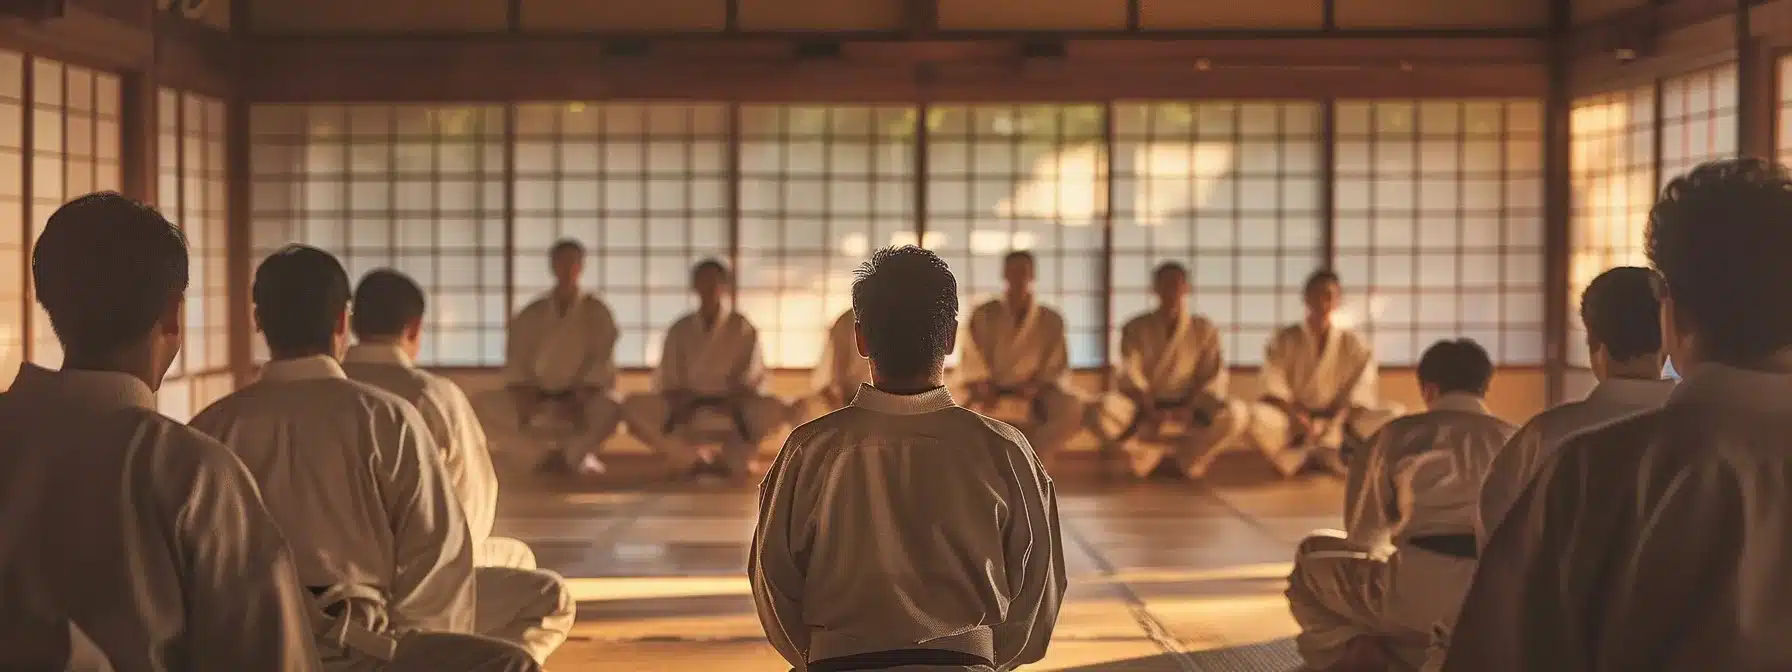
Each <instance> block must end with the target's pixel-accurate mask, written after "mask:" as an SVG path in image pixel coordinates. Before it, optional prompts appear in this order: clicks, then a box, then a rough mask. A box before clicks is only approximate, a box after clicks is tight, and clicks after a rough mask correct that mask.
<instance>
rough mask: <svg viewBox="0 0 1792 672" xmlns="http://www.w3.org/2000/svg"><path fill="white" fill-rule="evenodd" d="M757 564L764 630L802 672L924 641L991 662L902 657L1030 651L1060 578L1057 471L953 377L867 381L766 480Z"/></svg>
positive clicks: (1022, 660) (1039, 642)
mask: <svg viewBox="0 0 1792 672" xmlns="http://www.w3.org/2000/svg"><path fill="white" fill-rule="evenodd" d="M747 562H748V564H747V574H748V577H749V578H750V579H751V580H752V583H753V597H754V600H755V601H756V602H757V603H758V605H759V620H760V622H761V623H762V624H764V626H765V632H766V636H767V637H769V638H770V639H771V642H772V646H773V647H775V648H777V650H778V653H780V654H783V656H784V659H785V660H787V661H789V662H790V664H791V665H794V666H795V667H796V669H797V670H798V671H799V672H800V671H801V670H804V669H806V668H807V666H808V664H809V663H811V662H815V661H821V660H827V659H832V658H841V657H847V656H861V655H865V654H873V653H877V652H889V651H903V650H913V649H927V650H937V651H946V652H956V653H958V654H961V655H962V654H969V655H970V656H973V657H975V658H979V659H981V660H983V661H986V662H987V663H989V664H981V665H979V664H972V663H968V662H966V663H957V664H946V663H940V662H935V663H934V665H933V666H932V667H928V668H922V667H913V668H911V667H899V668H891V669H901V670H904V671H906V670H909V669H916V670H920V669H982V670H988V669H991V668H993V669H996V670H1010V669H1013V668H1015V667H1016V666H1019V665H1024V664H1028V663H1032V662H1035V661H1038V660H1039V659H1040V658H1041V657H1043V656H1044V655H1045V650H1046V645H1047V644H1048V643H1049V642H1050V640H1051V634H1052V627H1053V625H1054V624H1055V623H1056V622H1057V617H1058V605H1059V602H1060V600H1061V598H1062V597H1063V593H1064V587H1065V578H1064V550H1063V547H1062V545H1061V541H1060V537H1059V533H1058V507H1057V498H1056V495H1055V494H1054V491H1053V487H1052V480H1051V478H1050V477H1049V476H1047V475H1046V473H1045V470H1044V469H1043V468H1041V466H1040V463H1039V460H1038V458H1037V457H1036V456H1035V455H1034V454H1033V451H1032V449H1031V448H1030V447H1029V446H1028V445H1027V440H1026V439H1025V438H1024V437H1023V436H1022V435H1021V434H1020V432H1018V431H1016V430H1015V429H1014V428H1013V427H1010V426H1008V425H1006V424H1003V423H1001V422H998V421H995V420H991V419H989V418H985V417H982V416H979V415H977V414H976V413H972V412H970V411H968V410H966V409H963V408H960V407H959V406H957V405H956V404H954V403H953V401H952V395H951V393H950V392H947V391H946V389H945V388H936V389H934V390H932V391H929V392H925V393H922V394H917V395H912V396H898V395H892V394H889V393H885V392H882V391H880V390H877V389H876V388H873V387H871V386H865V387H862V388H860V389H859V392H858V394H857V395H856V396H855V397H854V399H853V402H852V405H851V406H848V407H847V408H846V409H845V410H842V411H840V412H838V413H833V414H830V415H828V416H827V417H824V418H822V419H820V420H817V421H815V422H811V423H809V424H806V425H803V426H802V427H800V428H798V429H797V430H796V431H795V432H793V433H792V434H791V436H790V440H789V441H788V442H787V443H785V445H784V450H783V451H782V452H780V453H778V459H777V462H776V463H774V464H773V465H772V468H771V472H770V473H768V474H766V477H765V481H764V482H763V483H762V484H761V485H760V492H759V526H758V529H757V530H756V531H755V533H754V535H753V549H752V554H751V555H750V556H749V558H748V561H747ZM912 653H913V652H911V654H912ZM946 655H949V654H946ZM948 662H950V661H948Z"/></svg>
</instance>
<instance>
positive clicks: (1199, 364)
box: [1090, 262, 1250, 478]
mask: <svg viewBox="0 0 1792 672" xmlns="http://www.w3.org/2000/svg"><path fill="white" fill-rule="evenodd" d="M1151 284H1152V291H1153V292H1154V293H1156V294H1157V309H1156V310H1153V311H1150V312H1147V313H1143V314H1141V315H1138V316H1137V317H1134V318H1132V319H1130V320H1127V322H1126V325H1125V326H1123V327H1121V328H1120V358H1119V363H1120V365H1119V367H1118V370H1117V371H1116V374H1117V375H1116V379H1117V383H1118V385H1117V391H1116V392H1113V393H1109V394H1106V395H1103V396H1102V397H1101V401H1100V403H1099V404H1096V405H1094V406H1092V407H1091V410H1090V420H1091V429H1092V431H1095V432H1096V433H1097V434H1098V435H1100V436H1102V437H1103V438H1104V439H1106V440H1109V441H1115V442H1118V443H1119V444H1121V445H1122V446H1123V447H1124V448H1125V450H1126V452H1127V454H1128V455H1129V456H1130V458H1131V459H1130V462H1131V464H1132V471H1133V474H1134V475H1135V476H1139V477H1144V476H1146V475H1149V474H1151V473H1152V472H1153V471H1154V470H1156V469H1158V468H1160V467H1162V466H1164V465H1169V466H1170V468H1172V469H1173V470H1174V471H1175V472H1176V473H1178V474H1182V475H1186V476H1188V477H1190V478H1200V477H1201V476H1202V475H1204V474H1205V473H1206V472H1207V466H1208V465H1209V464H1211V459H1212V457H1213V456H1215V455H1218V454H1220V453H1221V452H1224V450H1225V449H1226V447H1227V446H1229V445H1231V444H1232V443H1233V442H1234V441H1236V440H1238V439H1239V437H1240V436H1241V435H1242V434H1243V432H1244V429H1245V422H1246V421H1247V420H1248V418H1249V417H1250V409H1249V406H1248V405H1247V404H1246V403H1245V402H1244V401H1242V400H1238V399H1233V398H1231V396H1230V394H1229V393H1228V391H1227V387H1226V386H1227V382H1228V380H1229V378H1228V376H1227V371H1226V357H1225V354H1224V350H1223V348H1222V347H1221V345H1220V334H1219V330H1217V329H1215V328H1214V326H1213V323H1212V322H1209V321H1208V320H1207V318H1206V317H1204V316H1201V315H1195V314H1191V313H1189V311H1188V308H1187V307H1186V305H1185V303H1186V302H1187V300H1188V294H1189V282H1188V269H1187V268H1185V267H1183V265H1182V264H1179V263H1176V262H1164V263H1162V264H1159V265H1158V267H1157V268H1156V269H1155V270H1153V271H1152V272H1151ZM1170 427H1174V428H1176V431H1175V433H1174V434H1173V435H1170V436H1166V437H1163V438H1164V440H1167V441H1168V443H1169V445H1168V446H1166V445H1164V442H1163V441H1157V440H1154V441H1142V440H1140V438H1141V437H1155V435H1157V434H1158V433H1161V432H1165V431H1166V430H1167V428H1170ZM1166 447H1167V448H1168V449H1169V450H1167V451H1166Z"/></svg>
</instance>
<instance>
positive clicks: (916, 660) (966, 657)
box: [809, 649, 996, 672]
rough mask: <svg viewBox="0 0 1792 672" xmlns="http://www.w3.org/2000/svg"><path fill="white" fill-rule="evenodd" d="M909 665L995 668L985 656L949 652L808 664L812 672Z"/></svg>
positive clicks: (899, 652) (873, 654)
mask: <svg viewBox="0 0 1792 672" xmlns="http://www.w3.org/2000/svg"><path fill="white" fill-rule="evenodd" d="M907 665H934V666H943V667H949V666H959V667H976V666H979V665H981V666H984V667H995V666H996V664H995V663H993V662H990V660H989V659H988V658H984V657H983V656H979V655H975V654H970V653H964V652H962V651H947V650H945V649H892V650H889V651H870V652H866V653H855V654H853V655H850V656H840V657H838V658H828V659H825V660H817V661H815V662H813V663H809V672H852V671H853V670H882V669H886V668H891V667H903V666H907Z"/></svg>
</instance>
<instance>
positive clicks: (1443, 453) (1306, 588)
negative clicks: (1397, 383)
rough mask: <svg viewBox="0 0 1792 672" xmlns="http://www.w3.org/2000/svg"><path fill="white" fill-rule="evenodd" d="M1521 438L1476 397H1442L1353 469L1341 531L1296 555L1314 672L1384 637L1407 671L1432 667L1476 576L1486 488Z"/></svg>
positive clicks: (1397, 424) (1297, 614)
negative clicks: (1496, 461) (1438, 643)
mask: <svg viewBox="0 0 1792 672" xmlns="http://www.w3.org/2000/svg"><path fill="white" fill-rule="evenodd" d="M1515 431H1517V428H1515V427H1513V426H1512V425H1510V424H1507V423H1506V422H1505V421H1504V420H1500V419H1499V418H1496V417H1494V416H1492V415H1489V414H1488V412H1487V407H1486V406H1484V405H1482V403H1481V399H1480V398H1478V397H1475V396H1472V395H1467V394H1446V395H1443V396H1441V397H1438V398H1437V399H1435V400H1433V401H1432V402H1431V404H1430V409H1429V410H1428V411H1427V412H1425V413H1420V414H1417V415H1412V416H1408V417H1405V418H1401V419H1399V420H1395V421H1393V422H1391V423H1389V424H1388V425H1387V426H1386V427H1384V428H1382V430H1381V431H1380V432H1378V433H1377V434H1376V435H1375V437H1374V438H1373V439H1372V440H1371V441H1370V442H1369V445H1368V447H1367V453H1366V454H1364V455H1362V456H1360V458H1359V459H1360V460H1361V462H1360V468H1357V467H1353V468H1352V469H1351V482H1350V483H1349V484H1348V486H1347V488H1346V493H1347V494H1346V499H1345V502H1344V521H1345V531H1344V532H1342V533H1340V532H1337V531H1335V530H1321V531H1319V532H1316V533H1314V534H1313V535H1312V536H1310V537H1307V538H1306V539H1305V540H1304V541H1302V542H1301V544H1300V548H1299V550H1297V551H1296V552H1295V558H1294V572H1293V573H1292V574H1291V575H1289V577H1288V606H1289V608H1290V610H1292V611H1293V612H1294V620H1295V621H1296V622H1298V623H1299V624H1300V626H1301V634H1300V635H1299V636H1298V637H1296V639H1295V642H1296V644H1297V646H1299V648H1300V652H1301V655H1302V656H1303V657H1305V658H1306V660H1307V664H1308V665H1309V666H1310V667H1313V668H1316V669H1325V668H1326V667H1329V666H1331V665H1332V664H1333V663H1335V662H1337V660H1338V658H1339V657H1340V656H1342V655H1343V653H1344V651H1345V650H1346V647H1347V645H1348V644H1349V643H1350V640H1352V639H1355V638H1356V637H1359V636H1376V637H1381V638H1383V639H1384V641H1385V642H1386V643H1387V644H1388V645H1389V649H1390V650H1391V651H1392V652H1393V653H1394V655H1395V658H1396V660H1397V663H1398V667H1399V668H1400V669H1406V670H1413V669H1419V668H1421V667H1422V666H1423V665H1424V664H1425V661H1426V657H1427V655H1428V650H1430V649H1431V648H1432V647H1433V637H1434V635H1435V634H1437V633H1439V629H1440V628H1441V629H1442V632H1448V628H1449V627H1450V625H1451V622H1452V621H1453V620H1455V616H1456V607H1457V605H1459V604H1461V601H1462V595H1463V593H1465V592H1467V590H1468V584H1469V580H1470V578H1471V577H1473V575H1474V571H1475V560H1474V555H1475V538H1474V525H1475V507H1476V505H1477V499H1478V497H1479V495H1480V489H1481V477H1482V476H1484V475H1485V474H1486V473H1487V468H1488V465H1490V464H1492V462H1493V458H1494V455H1495V454H1497V453H1498V452H1499V450H1500V448H1501V447H1502V446H1504V445H1505V443H1506V440H1507V439H1508V438H1510V437H1511V436H1512V433H1513V432H1515ZM1434 655H1435V654H1434Z"/></svg>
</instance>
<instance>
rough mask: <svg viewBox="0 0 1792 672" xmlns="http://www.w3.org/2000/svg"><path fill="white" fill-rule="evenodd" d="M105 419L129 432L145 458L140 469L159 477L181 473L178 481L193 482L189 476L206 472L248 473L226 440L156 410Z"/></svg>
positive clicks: (130, 410) (233, 475) (131, 442)
mask: <svg viewBox="0 0 1792 672" xmlns="http://www.w3.org/2000/svg"><path fill="white" fill-rule="evenodd" d="M101 422H104V423H106V424H108V425H109V426H111V427H113V428H116V429H118V430H122V431H124V432H127V433H128V435H129V436H130V439H129V440H128V441H127V443H128V444H129V445H131V446H133V450H134V452H136V453H138V456H139V457H140V458H141V459H140V461H139V465H140V468H142V469H145V470H147V472H148V473H151V474H155V475H156V476H157V477H158V478H164V479H174V478H175V477H176V475H180V478H179V480H178V481H177V482H183V483H187V484H191V483H192V482H193V481H192V480H188V479H192V478H194V477H198V476H204V475H206V474H228V477H230V478H236V477H238V476H239V475H241V474H243V473H244V471H243V467H242V463H241V462H239V461H238V460H237V458H236V454H235V453H232V452H231V451H230V448H228V447H226V446H225V445H224V444H223V443H221V442H219V441H218V440H217V439H214V438H212V437H211V436H210V435H207V434H206V433H205V432H201V431H199V430H197V429H194V428H193V427H190V426H188V425H186V424H183V423H181V422H180V421H178V420H175V419H174V418H170V417H168V416H166V415H162V414H161V413H159V412H156V411H154V410H151V409H147V408H127V409H120V410H117V411H113V412H112V413H109V414H107V415H105V416H103V417H102V418H101Z"/></svg>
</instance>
